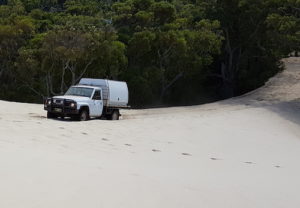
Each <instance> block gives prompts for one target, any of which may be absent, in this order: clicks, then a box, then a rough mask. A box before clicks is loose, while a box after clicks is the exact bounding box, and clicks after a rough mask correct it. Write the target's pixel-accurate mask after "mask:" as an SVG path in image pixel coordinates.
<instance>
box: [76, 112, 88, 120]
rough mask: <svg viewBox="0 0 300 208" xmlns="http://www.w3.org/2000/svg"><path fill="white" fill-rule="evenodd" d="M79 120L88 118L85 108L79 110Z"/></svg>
mask: <svg viewBox="0 0 300 208" xmlns="http://www.w3.org/2000/svg"><path fill="white" fill-rule="evenodd" d="M78 119H79V121H87V120H89V113H88V111H87V110H82V111H80V114H79V118H78Z"/></svg>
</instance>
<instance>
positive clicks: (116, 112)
mask: <svg viewBox="0 0 300 208" xmlns="http://www.w3.org/2000/svg"><path fill="white" fill-rule="evenodd" d="M119 118H120V113H119V110H114V111H113V113H112V114H111V120H119Z"/></svg>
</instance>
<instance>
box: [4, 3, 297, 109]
mask: <svg viewBox="0 0 300 208" xmlns="http://www.w3.org/2000/svg"><path fill="white" fill-rule="evenodd" d="M1 2H2V3H1V4H0V87H1V90H0V98H1V99H11V100H17V101H28V102H40V101H41V100H42V99H41V98H42V97H44V96H51V95H56V94H61V93H63V92H64V91H65V90H66V89H67V88H68V87H69V86H70V85H72V84H75V83H76V82H78V80H79V79H80V78H81V77H83V76H85V77H95V78H109V79H122V80H125V81H127V82H128V85H129V88H130V96H131V98H130V100H131V105H133V106H138V107H143V106H149V105H156V104H159V105H161V104H176V105H177V104H192V103H201V102H207V101H211V100H213V99H216V98H219V97H218V95H219V93H220V92H221V95H222V96H223V97H228V96H233V95H236V94H240V93H243V92H246V91H249V90H252V89H254V88H256V87H258V86H260V85H262V84H263V83H264V82H265V81H266V80H267V79H268V78H269V77H270V76H272V75H274V74H275V73H276V72H278V71H279V70H280V69H281V65H280V59H281V58H282V57H286V56H288V55H289V54H290V53H291V52H295V51H300V32H299V31H300V28H299V27H300V26H299V25H300V24H299V21H300V20H299V18H300V12H299V8H300V2H299V0H280V1H279V0H215V1H211V0H197V1H194V0H168V1H162V0H121V1H119V0H118V1H117V0H109V1H108V0H105V1H100V0H7V1H1ZM16 86H17V87H16Z"/></svg>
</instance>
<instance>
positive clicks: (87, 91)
mask: <svg viewBox="0 0 300 208" xmlns="http://www.w3.org/2000/svg"><path fill="white" fill-rule="evenodd" d="M93 90H94V89H92V88H85V87H71V88H70V89H68V91H67V92H66V94H65V95H74V96H82V97H91V96H92V93H93Z"/></svg>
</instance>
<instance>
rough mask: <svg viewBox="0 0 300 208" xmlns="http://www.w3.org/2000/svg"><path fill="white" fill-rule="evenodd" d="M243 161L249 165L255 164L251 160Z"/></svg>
mask: <svg viewBox="0 0 300 208" xmlns="http://www.w3.org/2000/svg"><path fill="white" fill-rule="evenodd" d="M244 163H246V164H249V165H252V164H255V163H254V162H251V161H247V162H244Z"/></svg>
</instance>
